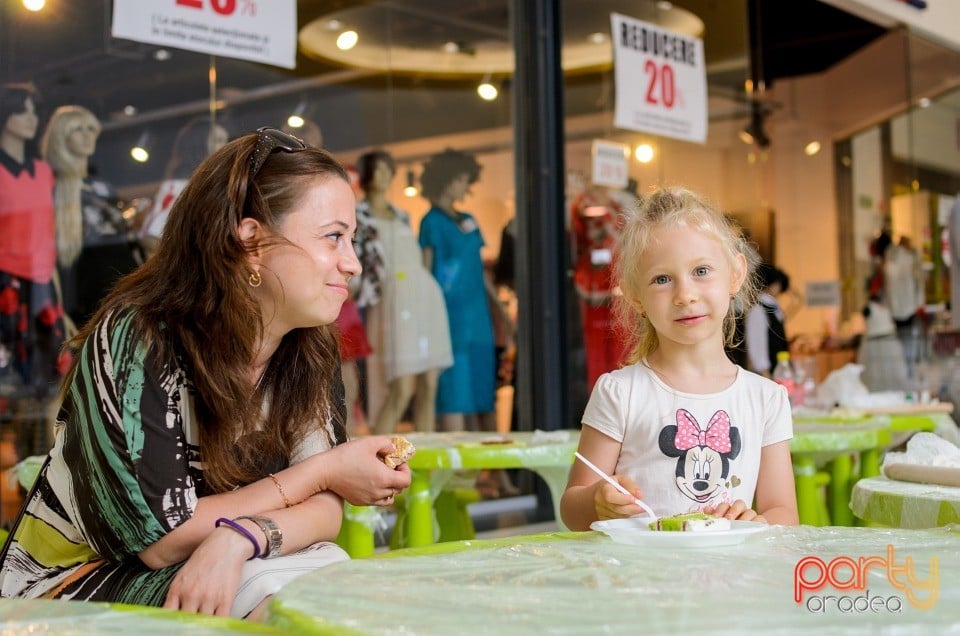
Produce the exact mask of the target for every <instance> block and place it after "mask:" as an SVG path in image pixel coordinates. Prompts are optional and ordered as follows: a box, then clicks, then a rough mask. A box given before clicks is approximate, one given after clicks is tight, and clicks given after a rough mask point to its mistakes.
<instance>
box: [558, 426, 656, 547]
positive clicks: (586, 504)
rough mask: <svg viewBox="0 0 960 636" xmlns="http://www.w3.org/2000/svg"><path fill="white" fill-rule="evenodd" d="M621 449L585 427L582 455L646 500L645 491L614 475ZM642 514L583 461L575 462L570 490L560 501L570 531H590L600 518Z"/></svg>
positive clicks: (581, 439)
mask: <svg viewBox="0 0 960 636" xmlns="http://www.w3.org/2000/svg"><path fill="white" fill-rule="evenodd" d="M620 447H621V444H620V442H618V441H616V440H615V439H613V438H612V437H608V436H606V435H604V434H603V433H601V432H600V431H598V430H596V429H595V428H592V427H590V426H584V427H583V430H582V431H581V433H580V446H579V451H580V454H581V455H583V456H584V457H586V458H587V459H589V460H590V462H591V463H593V464H595V465H596V466H597V468H599V469H600V470H602V471H603V472H605V473H607V474H608V475H610V476H611V477H613V478H614V480H616V481H617V482H619V483H620V485H621V486H623V487H624V488H626V489H627V490H628V491H630V492H632V493H635V494H636V497H637V498H643V492H642V491H641V490H640V488H638V487H637V484H635V483H634V482H633V480H632V479H630V478H629V477H627V476H625V475H614V471H615V470H616V468H617V460H618V459H619V458H620ZM641 512H643V510H642V509H641V508H640V506H638V505H637V504H635V503H634V502H633V499H632V498H631V497H628V496H627V495H624V494H623V493H621V492H620V491H618V490H617V489H616V488H614V487H613V486H611V485H610V484H608V483H607V482H605V481H604V480H602V479H601V478H600V477H599V476H598V475H597V474H596V473H594V472H593V471H592V470H590V469H589V468H587V465H586V464H584V463H583V462H581V461H580V460H574V462H573V467H572V468H571V469H570V478H569V480H568V481H567V489H566V490H565V491H564V493H563V496H562V497H561V498H560V517H561V519H562V520H563V523H564V524H565V525H566V526H567V527H568V528H570V529H571V530H589V529H590V524H591V523H593V522H594V521H597V520H598V519H615V518H620V517H630V516H633V515H637V514H640V513H641Z"/></svg>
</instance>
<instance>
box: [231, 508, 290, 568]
mask: <svg viewBox="0 0 960 636" xmlns="http://www.w3.org/2000/svg"><path fill="white" fill-rule="evenodd" d="M240 519H249V520H250V521H252V522H254V523H255V524H257V527H259V528H260V530H262V531H263V535H264V536H265V537H266V538H267V545H266V547H265V548H264V549H263V552H262V553H261V554H260V558H261V559H272V558H274V557H278V556H280V546H281V545H283V532H282V531H281V530H280V526H278V525H277V522H276V521H274V520H273V519H270V518H269V517H261V516H258V515H250V516H243V517H237V520H240Z"/></svg>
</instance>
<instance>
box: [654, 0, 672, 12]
mask: <svg viewBox="0 0 960 636" xmlns="http://www.w3.org/2000/svg"><path fill="white" fill-rule="evenodd" d="M657 8H658V9H660V10H661V11H669V10H670V9H672V8H673V3H672V2H667V0H660V2H658V3H657Z"/></svg>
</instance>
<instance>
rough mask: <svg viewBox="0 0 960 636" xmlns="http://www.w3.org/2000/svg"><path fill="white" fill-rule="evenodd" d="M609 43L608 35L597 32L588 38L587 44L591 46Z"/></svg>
mask: <svg viewBox="0 0 960 636" xmlns="http://www.w3.org/2000/svg"><path fill="white" fill-rule="evenodd" d="M606 41H607V34H606V33H603V32H602V31H596V32H595V33H591V34H590V35H588V36H587V42H589V43H590V44H604V43H605V42H606Z"/></svg>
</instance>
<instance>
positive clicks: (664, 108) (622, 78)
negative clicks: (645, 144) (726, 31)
mask: <svg viewBox="0 0 960 636" xmlns="http://www.w3.org/2000/svg"><path fill="white" fill-rule="evenodd" d="M610 22H611V27H612V29H613V34H612V35H613V38H612V39H613V63H614V82H615V85H616V94H617V97H616V108H615V111H614V125H615V126H617V127H618V128H625V129H627V130H638V131H642V132H648V133H652V134H655V135H660V136H663V137H672V138H674V139H683V140H685V141H696V142H700V143H703V142H705V141H706V140H707V72H706V66H705V65H704V60H703V40H700V39H699V38H693V37H689V36H686V35H683V34H680V33H675V32H673V31H668V30H666V29H664V28H661V27H659V26H657V25H655V24H651V23H649V22H644V21H642V20H636V19H634V18H630V17H627V16H624V15H620V14H618V13H611V14H610Z"/></svg>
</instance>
